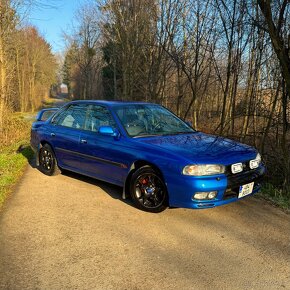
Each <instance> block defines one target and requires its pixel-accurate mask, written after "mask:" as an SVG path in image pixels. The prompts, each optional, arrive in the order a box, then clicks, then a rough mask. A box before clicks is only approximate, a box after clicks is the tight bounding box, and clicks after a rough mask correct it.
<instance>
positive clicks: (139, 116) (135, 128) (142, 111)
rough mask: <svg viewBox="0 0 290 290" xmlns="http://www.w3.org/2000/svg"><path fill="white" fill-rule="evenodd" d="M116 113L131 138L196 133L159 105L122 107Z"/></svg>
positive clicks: (118, 107)
mask: <svg viewBox="0 0 290 290" xmlns="http://www.w3.org/2000/svg"><path fill="white" fill-rule="evenodd" d="M115 112H116V114H117V116H118V118H119V120H120V121H121V123H122V125H123V127H124V128H125V130H126V131H127V133H128V135H129V136H131V137H142V136H143V137H145V136H154V135H175V134H185V133H193V132H195V130H194V129H192V128H191V127H190V126H189V125H187V124H186V123H185V122H183V121H182V120H180V119H179V118H178V117H176V116H175V115H174V114H172V113H171V112H170V111H168V110H167V109H165V108H163V107H161V106H158V105H151V104H148V105H144V104H134V105H122V106H117V107H115Z"/></svg>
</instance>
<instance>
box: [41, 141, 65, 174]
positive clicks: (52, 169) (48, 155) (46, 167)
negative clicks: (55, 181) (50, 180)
mask: <svg viewBox="0 0 290 290" xmlns="http://www.w3.org/2000/svg"><path fill="white" fill-rule="evenodd" d="M39 170H40V171H41V172H42V173H44V174H46V175H49V176H52V175H57V174H59V173H60V169H59V167H58V166H57V160H56V158H55V155H54V152H53V150H52V148H51V147H50V146H49V145H48V144H45V145H43V146H42V147H41V148H40V150H39Z"/></svg>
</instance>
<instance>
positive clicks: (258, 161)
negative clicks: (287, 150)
mask: <svg viewBox="0 0 290 290" xmlns="http://www.w3.org/2000/svg"><path fill="white" fill-rule="evenodd" d="M261 162H262V158H261V155H260V154H259V153H258V154H257V156H256V158H255V159H253V160H251V161H250V164H249V165H250V168H251V169H255V168H258V167H259V166H260V164H261Z"/></svg>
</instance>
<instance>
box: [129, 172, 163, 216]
mask: <svg viewBox="0 0 290 290" xmlns="http://www.w3.org/2000/svg"><path fill="white" fill-rule="evenodd" d="M130 194H131V197H132V199H133V201H134V203H135V205H136V207H137V208H139V209H141V210H144V211H148V212H154V213H158V212H162V211H164V210H165V209H166V208H167V206H168V194H167V189H166V185H165V183H164V181H163V179H162V177H161V176H160V174H158V173H157V172H156V171H155V170H154V169H153V168H152V167H150V166H143V167H141V168H139V169H137V170H136V171H135V172H134V173H133V174H132V177H131V181H130Z"/></svg>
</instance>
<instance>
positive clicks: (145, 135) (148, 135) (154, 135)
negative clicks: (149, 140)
mask: <svg viewBox="0 0 290 290" xmlns="http://www.w3.org/2000/svg"><path fill="white" fill-rule="evenodd" d="M156 136H162V134H140V135H136V136H133V138H140V137H156Z"/></svg>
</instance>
